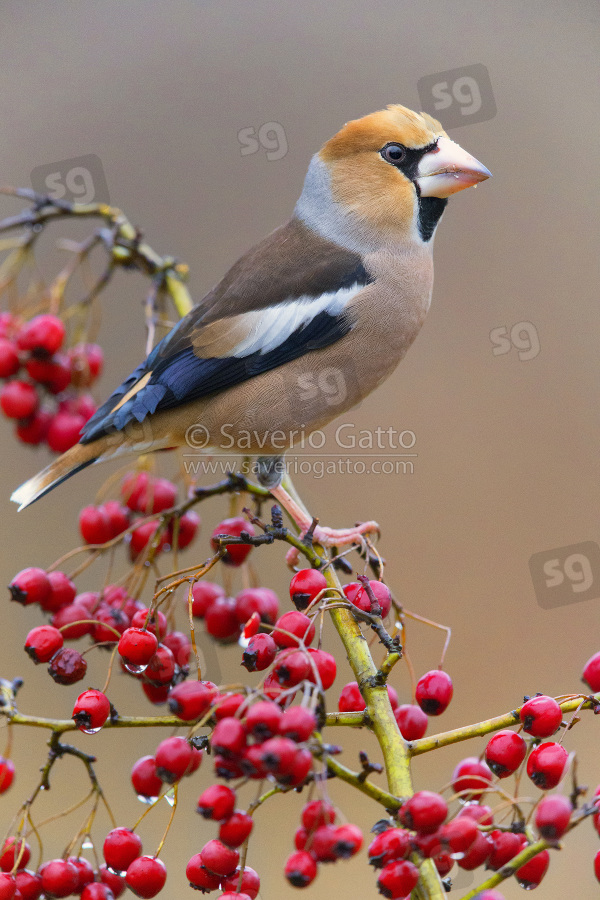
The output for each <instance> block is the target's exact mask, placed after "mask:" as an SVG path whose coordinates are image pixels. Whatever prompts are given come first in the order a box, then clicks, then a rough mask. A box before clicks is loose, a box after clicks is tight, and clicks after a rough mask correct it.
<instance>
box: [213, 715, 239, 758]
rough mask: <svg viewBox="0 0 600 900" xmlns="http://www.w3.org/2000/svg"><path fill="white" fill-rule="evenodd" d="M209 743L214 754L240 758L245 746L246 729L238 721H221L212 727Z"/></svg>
mask: <svg viewBox="0 0 600 900" xmlns="http://www.w3.org/2000/svg"><path fill="white" fill-rule="evenodd" d="M210 742H211V745H212V749H213V752H214V753H218V754H220V755H221V756H240V754H242V753H243V752H244V748H245V746H246V729H245V727H244V725H243V724H242V722H241V721H240V719H235V718H233V717H231V718H228V719H221V720H220V721H219V722H217V724H216V725H215V727H214V730H213V733H212V736H211V739H210Z"/></svg>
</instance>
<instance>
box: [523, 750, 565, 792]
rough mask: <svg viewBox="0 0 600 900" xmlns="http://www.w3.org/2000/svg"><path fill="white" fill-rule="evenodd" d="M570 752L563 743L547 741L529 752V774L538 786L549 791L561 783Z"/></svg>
mask: <svg viewBox="0 0 600 900" xmlns="http://www.w3.org/2000/svg"><path fill="white" fill-rule="evenodd" d="M567 760H568V754H567V751H566V750H565V748H564V747H563V746H562V745H561V744H555V743H554V742H553V741H547V742H546V743H544V744H540V745H539V747H536V748H535V749H534V750H532V751H531V753H530V754H529V759H528V760H527V774H528V775H529V777H530V778H531V780H532V781H533V783H534V784H535V785H537V787H539V788H541V789H542V790H543V791H549V790H551V789H552V788H554V787H556V785H557V784H558V783H559V781H560V780H561V778H562V777H563V774H564V772H565V768H566V765H567Z"/></svg>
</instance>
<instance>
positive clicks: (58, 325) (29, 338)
mask: <svg viewBox="0 0 600 900" xmlns="http://www.w3.org/2000/svg"><path fill="white" fill-rule="evenodd" d="M65 333H66V332H65V326H64V324H63V322H62V320H61V319H59V318H58V316H53V315H50V314H49V313H45V314H43V315H40V316H35V317H34V318H33V319H31V320H30V321H29V322H27V323H26V324H25V325H24V326H23V328H22V329H21V330H20V332H19V333H18V335H17V344H18V345H19V347H20V349H21V350H38V351H39V350H41V351H43V352H44V353H47V354H48V355H51V354H52V353H56V351H57V350H60V348H61V346H62V343H63V341H64V339H65Z"/></svg>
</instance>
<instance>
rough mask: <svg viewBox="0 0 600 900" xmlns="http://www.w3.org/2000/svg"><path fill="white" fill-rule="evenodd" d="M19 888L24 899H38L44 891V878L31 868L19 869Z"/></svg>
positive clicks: (17, 872) (16, 874) (16, 876)
mask: <svg viewBox="0 0 600 900" xmlns="http://www.w3.org/2000/svg"><path fill="white" fill-rule="evenodd" d="M15 881H16V883H17V890H18V891H20V893H21V897H22V898H23V900H38V897H40V896H41V893H42V879H41V878H40V876H39V875H38V874H37V872H30V871H29V869H18V870H17V871H16V872H15ZM16 896H17V895H16Z"/></svg>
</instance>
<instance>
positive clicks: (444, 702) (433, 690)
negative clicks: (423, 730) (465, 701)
mask: <svg viewBox="0 0 600 900" xmlns="http://www.w3.org/2000/svg"><path fill="white" fill-rule="evenodd" d="M453 690H454V689H453V687H452V679H451V678H450V676H449V675H448V674H447V673H446V672H443V671H442V670H441V669H432V671H431V672H427V673H426V674H425V675H422V676H421V678H419V681H418V682H417V689H416V700H417V703H418V704H419V706H420V707H421V709H422V710H423V712H424V713H427V715H428V716H441V715H442V713H443V712H445V711H446V709H447V708H448V704H449V703H450V701H451V700H452V694H453Z"/></svg>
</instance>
